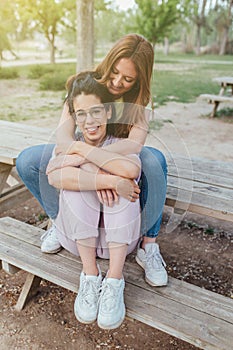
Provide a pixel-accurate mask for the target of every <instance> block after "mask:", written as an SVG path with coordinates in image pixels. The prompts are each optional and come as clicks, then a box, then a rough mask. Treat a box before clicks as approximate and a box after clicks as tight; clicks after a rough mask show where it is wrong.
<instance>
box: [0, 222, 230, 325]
mask: <svg viewBox="0 0 233 350" xmlns="http://www.w3.org/2000/svg"><path fill="white" fill-rule="evenodd" d="M0 232H1V233H3V234H4V232H5V234H6V235H7V236H9V237H12V238H15V239H17V240H18V241H22V242H25V243H28V244H30V245H34V246H35V247H40V238H39V234H38V233H40V232H44V231H43V230H41V229H39V228H37V227H34V226H31V225H28V224H25V223H22V222H20V221H17V220H15V219H12V218H2V219H0ZM20 232H21V233H22V234H20ZM45 255H46V254H42V256H43V257H44V256H45ZM56 255H59V256H62V257H63V258H64V259H66V260H67V261H69V262H68V266H69V265H71V266H72V265H73V264H74V265H75V266H76V264H77V262H78V263H79V264H80V259H79V258H77V257H76V256H74V255H72V254H70V253H69V252H66V251H65V250H62V251H61V252H60V253H59V254H56ZM52 256H53V255H52ZM46 258H48V259H50V255H46ZM46 261H47V260H46ZM99 263H100V264H101V267H102V268H103V270H104V271H107V269H108V261H106V260H104V259H99ZM125 267H126V268H125V272H124V274H125V279H126V280H127V281H129V282H130V283H132V284H133V285H138V286H140V287H142V288H145V289H148V290H150V291H153V292H154V293H158V294H159V295H160V294H161V293H162V294H163V295H166V297H169V298H175V300H179V302H180V303H184V304H187V305H189V306H192V307H193V308H197V309H201V310H202V309H203V308H204V307H208V312H209V313H211V314H212V315H219V314H223V316H222V317H223V318H224V317H225V318H226V319H228V320H229V322H230V321H233V300H231V299H228V298H226V297H223V296H222V295H219V294H216V293H213V292H210V291H207V290H205V289H200V288H198V287H196V286H193V285H192V284H189V283H186V282H183V281H179V280H176V279H174V278H169V287H168V288H167V287H166V288H153V287H151V286H149V285H148V284H146V283H145V282H144V278H143V274H144V273H143V271H142V269H141V268H140V267H139V266H138V265H137V264H136V263H135V264H133V263H132V262H130V263H129V262H127V261H126V265H125ZM228 300H230V304H229V301H228ZM207 301H208V305H207ZM220 305H221V306H220Z"/></svg>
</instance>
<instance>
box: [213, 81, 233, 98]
mask: <svg viewBox="0 0 233 350" xmlns="http://www.w3.org/2000/svg"><path fill="white" fill-rule="evenodd" d="M213 81H216V82H217V83H219V84H220V85H221V89H220V91H219V95H221V96H222V95H224V93H225V92H226V89H227V88H228V87H230V88H231V95H233V77H218V78H214V79H213Z"/></svg>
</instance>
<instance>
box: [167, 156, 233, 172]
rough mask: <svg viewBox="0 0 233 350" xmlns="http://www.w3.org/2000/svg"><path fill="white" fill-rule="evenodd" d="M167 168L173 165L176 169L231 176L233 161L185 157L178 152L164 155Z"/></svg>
mask: <svg viewBox="0 0 233 350" xmlns="http://www.w3.org/2000/svg"><path fill="white" fill-rule="evenodd" d="M166 159H167V163H168V168H169V167H170V166H173V167H175V168H177V169H178V170H181V169H189V170H190V171H194V172H196V171H198V172H201V173H203V174H212V175H217V176H219V175H222V176H223V177H225V176H229V177H230V176H231V175H233V163H230V162H222V161H217V160H209V159H204V158H199V157H194V158H187V157H185V156H182V155H180V154H172V155H170V156H169V155H166Z"/></svg>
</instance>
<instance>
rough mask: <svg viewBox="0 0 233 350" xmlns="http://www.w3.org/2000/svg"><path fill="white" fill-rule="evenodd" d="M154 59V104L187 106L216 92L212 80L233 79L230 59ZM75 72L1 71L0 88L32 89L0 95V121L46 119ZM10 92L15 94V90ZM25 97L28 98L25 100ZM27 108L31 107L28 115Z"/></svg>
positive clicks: (61, 67) (63, 68)
mask: <svg viewBox="0 0 233 350" xmlns="http://www.w3.org/2000/svg"><path fill="white" fill-rule="evenodd" d="M155 57H156V60H155V69H154V73H153V81H152V96H153V101H154V102H155V103H156V105H161V104H165V103H166V102H168V101H177V102H183V103H189V102H194V101H195V100H196V98H197V97H198V96H199V95H200V94H203V93H218V92H219V85H218V84H217V83H216V82H213V78H215V77H218V76H233V74H232V72H233V63H232V61H233V60H232V56H223V57H222V56H210V55H208V56H200V57H196V56H195V55H184V54H171V55H169V56H164V55H162V53H159V54H156V55H155ZM74 73H75V64H74V63H67V64H64V63H63V64H55V65H48V64H47V65H28V66H20V67H12V68H0V83H1V86H3V87H4V86H6V88H7V85H8V86H9V89H11V87H12V86H13V85H14V86H16V87H17V86H18V89H20V88H21V91H23V92H24V90H28V89H30V86H31V89H30V92H29V93H28V94H26V92H25V94H24V93H22V92H20V94H19V96H16V95H15V96H9V94H7V96H4V94H3V96H0V103H1V106H2V107H1V109H2V111H1V113H0V118H2V119H7V118H9V119H11V120H18V121H20V120H23V119H28V118H31V117H32V118H35V117H36V113H38V112H39V114H40V115H43V116H45V117H46V116H47V115H48V114H50V111H49V108H48V113H46V108H45V106H47V107H49V102H51V101H52V102H53V103H52V104H53V105H52V106H51V109H52V110H58V109H59V108H61V102H62V100H63V99H64V96H65V82H66V79H67V77H69V76H70V75H72V74H74ZM3 79H4V80H3ZM18 91H20V90H18ZM12 93H13V94H14V91H12ZM28 95H30V99H28V98H27V96H28ZM25 96H26V98H25ZM58 102H59V103H58ZM15 104H17V105H18V109H17V111H15V110H12V107H13V106H14V105H15ZM27 104H28V106H27ZM56 105H58V106H57V108H56ZM27 107H28V108H29V107H30V108H29V110H28V113H27V111H26V108H27ZM12 113H13V114H12ZM51 113H52V112H51ZM56 113H57V112H56ZM33 114H35V116H33Z"/></svg>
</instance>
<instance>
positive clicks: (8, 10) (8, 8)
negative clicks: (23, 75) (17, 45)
mask: <svg viewBox="0 0 233 350" xmlns="http://www.w3.org/2000/svg"><path fill="white" fill-rule="evenodd" d="M16 23H17V20H16V17H15V11H14V4H12V3H11V2H9V1H7V0H0V38H1V39H0V60H1V59H2V58H3V51H5V50H7V51H10V52H11V53H12V54H13V55H14V56H15V57H16V55H15V53H14V52H13V51H12V48H11V44H10V36H11V35H12V36H13V35H15V34H16V27H17V25H16Z"/></svg>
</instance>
